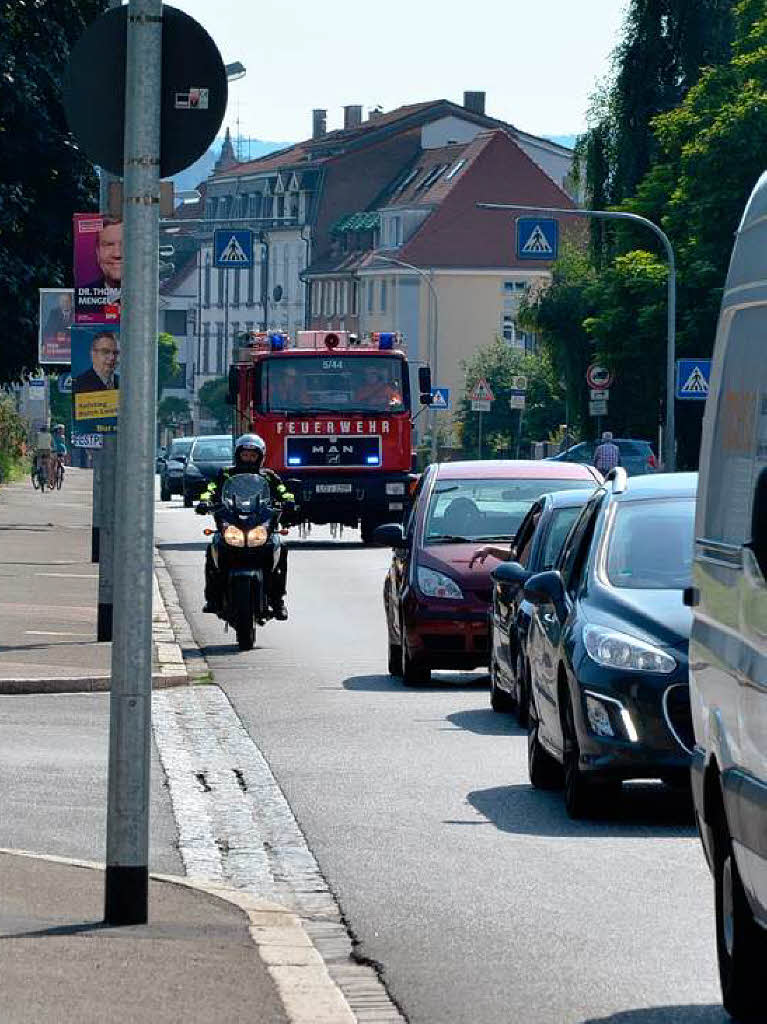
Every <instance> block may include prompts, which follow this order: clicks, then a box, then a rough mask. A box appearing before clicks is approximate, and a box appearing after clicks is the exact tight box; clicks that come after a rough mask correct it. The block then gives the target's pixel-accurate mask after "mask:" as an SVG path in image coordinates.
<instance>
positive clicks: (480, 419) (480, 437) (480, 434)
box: [477, 409, 482, 459]
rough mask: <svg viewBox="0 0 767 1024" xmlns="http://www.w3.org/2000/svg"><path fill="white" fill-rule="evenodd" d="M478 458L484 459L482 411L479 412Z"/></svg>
mask: <svg viewBox="0 0 767 1024" xmlns="http://www.w3.org/2000/svg"><path fill="white" fill-rule="evenodd" d="M477 458H478V459H481V458H482V410H481V409H480V410H479V439H478V441H477Z"/></svg>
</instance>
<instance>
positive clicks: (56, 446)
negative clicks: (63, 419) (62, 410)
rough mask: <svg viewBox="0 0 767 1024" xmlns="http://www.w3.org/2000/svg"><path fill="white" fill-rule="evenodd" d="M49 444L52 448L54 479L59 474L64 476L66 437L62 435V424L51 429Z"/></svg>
mask: <svg viewBox="0 0 767 1024" xmlns="http://www.w3.org/2000/svg"><path fill="white" fill-rule="evenodd" d="M51 443H52V446H53V455H54V459H53V469H54V477H58V475H59V473H61V475H62V477H63V475H64V459H66V457H67V442H66V437H65V435H64V424H63V423H57V424H56V426H55V427H54V428H53V436H52V438H51Z"/></svg>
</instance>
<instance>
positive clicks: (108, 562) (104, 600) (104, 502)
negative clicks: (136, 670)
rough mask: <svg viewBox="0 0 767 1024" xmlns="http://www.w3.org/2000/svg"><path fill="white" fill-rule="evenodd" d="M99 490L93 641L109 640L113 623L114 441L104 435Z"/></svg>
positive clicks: (109, 436) (115, 469)
mask: <svg viewBox="0 0 767 1024" xmlns="http://www.w3.org/2000/svg"><path fill="white" fill-rule="evenodd" d="M99 463H100V467H101V472H100V488H101V517H102V518H101V531H100V544H99V597H98V609H97V615H96V640H97V641H98V642H99V643H106V642H108V641H109V640H111V639H112V624H113V621H114V615H113V608H114V604H113V601H114V558H115V535H114V531H115V486H116V471H117V437H116V436H115V435H114V434H106V435H105V437H104V447H103V448H102V449H101V451H100V452H99Z"/></svg>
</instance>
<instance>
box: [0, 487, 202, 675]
mask: <svg viewBox="0 0 767 1024" xmlns="http://www.w3.org/2000/svg"><path fill="white" fill-rule="evenodd" d="M92 478H93V474H92V472H91V471H90V470H83V469H73V468H68V469H67V473H66V477H65V480H64V486H63V488H62V490H61V491H46V492H45V493H44V494H42V495H41V493H40V492H39V491H35V490H33V488H32V485H31V483H30V482H29V480H24V481H22V482H21V483H18V484H10V485H6V486H3V487H0V623H1V624H2V625H1V626H0V693H55V692H68V693H72V692H88V691H93V690H107V689H109V671H110V664H111V644H108V643H97V642H96V606H97V602H98V565H95V564H93V563H92V562H91V560H90V554H91V502H92V499H91V487H92ZM156 589H157V588H156V587H155V590H156ZM155 615H156V621H155V668H154V672H155V676H156V678H155V686H162V685H164V686H168V685H174V684H175V685H178V684H180V683H185V682H186V681H187V680H186V674H185V670H184V668H183V661H182V659H181V655H180V651H178V648H177V647H175V648H174V644H173V637H172V634H171V633H169V632H168V629H167V626H168V623H167V618H165V617H164V613H163V611H162V604H161V602H158V601H157V600H156V612H155Z"/></svg>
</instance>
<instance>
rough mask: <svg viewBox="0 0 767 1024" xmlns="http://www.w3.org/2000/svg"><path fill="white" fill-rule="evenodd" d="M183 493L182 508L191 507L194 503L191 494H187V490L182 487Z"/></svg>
mask: <svg viewBox="0 0 767 1024" xmlns="http://www.w3.org/2000/svg"><path fill="white" fill-rule="evenodd" d="M183 493H184V508H191V507H192V505H194V499H193V498H192V495H191V494H189V492H188V491H187V489H186V487H185V488H184V492H183Z"/></svg>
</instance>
